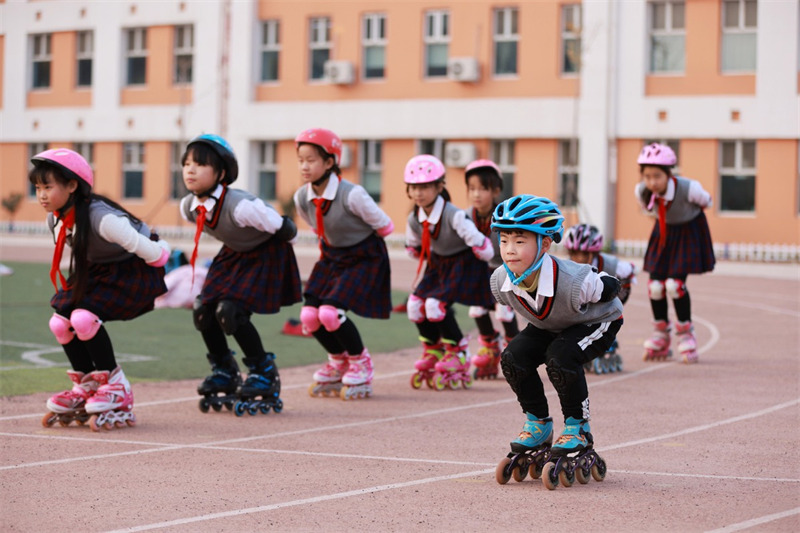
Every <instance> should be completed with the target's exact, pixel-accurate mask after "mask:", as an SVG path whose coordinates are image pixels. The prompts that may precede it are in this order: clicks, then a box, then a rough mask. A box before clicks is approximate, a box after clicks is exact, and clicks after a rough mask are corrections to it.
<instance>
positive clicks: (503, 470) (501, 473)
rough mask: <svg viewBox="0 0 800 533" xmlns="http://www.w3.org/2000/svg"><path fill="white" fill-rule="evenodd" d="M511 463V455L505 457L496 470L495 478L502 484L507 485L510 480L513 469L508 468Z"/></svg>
mask: <svg viewBox="0 0 800 533" xmlns="http://www.w3.org/2000/svg"><path fill="white" fill-rule="evenodd" d="M510 464H511V459H510V458H509V457H503V459H502V460H501V461H500V462H499V463H498V464H497V468H495V470H494V478H495V479H496V480H497V482H498V483H500V484H501V485H505V484H506V483H508V480H509V479H511V471H510V470H509V468H508V466H509V465H510Z"/></svg>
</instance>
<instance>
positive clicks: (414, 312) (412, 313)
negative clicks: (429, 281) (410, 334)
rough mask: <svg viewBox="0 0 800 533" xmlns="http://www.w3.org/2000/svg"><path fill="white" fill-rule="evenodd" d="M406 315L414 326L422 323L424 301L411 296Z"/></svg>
mask: <svg viewBox="0 0 800 533" xmlns="http://www.w3.org/2000/svg"><path fill="white" fill-rule="evenodd" d="M406 313H407V314H408V319H409V320H410V321H411V322H413V323H414V324H419V323H421V322H423V321H424V320H425V300H423V299H422V298H420V297H419V296H415V295H413V294H412V295H411V296H409V297H408V304H407V305H406Z"/></svg>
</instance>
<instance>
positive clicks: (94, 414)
mask: <svg viewBox="0 0 800 533" xmlns="http://www.w3.org/2000/svg"><path fill="white" fill-rule="evenodd" d="M90 375H91V376H92V378H93V379H94V380H95V381H97V384H98V387H97V392H96V393H95V394H94V396H92V397H91V398H89V399H88V400H86V412H87V413H88V414H89V415H91V418H90V419H89V426H91V428H92V430H93V431H100V428H101V427H102V428H104V429H114V427H118V428H120V427H125V424H127V425H128V426H131V427H132V426H135V425H136V415H134V414H133V391H132V390H131V384H130V383H129V382H128V378H126V377H125V374H124V373H123V372H122V368H120V367H117V368H115V369H114V370H113V371H112V372H109V371H108V370H95V371H94V372H92V373H91V374H90Z"/></svg>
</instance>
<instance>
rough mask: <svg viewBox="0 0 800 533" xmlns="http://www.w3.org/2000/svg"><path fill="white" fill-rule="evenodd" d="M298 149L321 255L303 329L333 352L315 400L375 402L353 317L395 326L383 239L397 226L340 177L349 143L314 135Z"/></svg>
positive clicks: (313, 390)
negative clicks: (319, 397)
mask: <svg viewBox="0 0 800 533" xmlns="http://www.w3.org/2000/svg"><path fill="white" fill-rule="evenodd" d="M295 143H296V145H297V160H298V166H299V170H300V175H301V176H302V178H303V182H304V183H305V184H304V185H303V186H302V187H300V189H298V190H297V192H296V193H295V195H294V203H295V206H296V207H297V212H298V213H299V214H300V216H301V217H302V218H303V220H305V221H306V223H308V225H309V226H311V228H313V230H314V232H315V233H316V234H317V236H318V238H319V245H320V250H321V255H320V259H319V261H317V263H316V264H315V265H314V268H313V269H312V271H311V274H310V275H309V277H308V282H307V285H306V288H305V292H304V294H303V296H304V297H305V304H304V306H303V308H302V310H301V311H300V321H301V322H302V324H303V327H304V328H305V329H306V330H307V331H309V332H310V333H311V334H312V335H313V336H314V337H315V338H316V339H317V341H319V343H320V344H321V345H322V347H323V348H324V349H325V350H326V351H327V352H328V363H327V364H325V366H323V367H322V368H320V369H319V370H317V371H316V372H314V383H313V384H312V385H311V387H310V388H309V393H310V394H311V396H317V395H318V394H320V393H322V394H327V393H328V392H330V391H336V392H338V393H339V396H340V397H341V399H342V400H349V399H354V398H364V397H367V396H370V395H371V394H372V378H373V370H372V358H371V357H370V354H369V351H368V350H367V348H366V347H364V343H363V342H362V340H361V335H360V333H359V332H358V328H356V325H355V324H354V323H353V321H352V320H349V319H348V318H347V314H346V313H347V311H348V310H350V311H353V312H354V313H356V314H357V315H360V316H363V317H366V318H384V319H385V318H389V314H390V312H391V308H392V302H391V292H390V290H391V289H390V275H391V271H390V265H389V254H388V252H387V250H386V243H385V242H384V241H383V237H386V236H387V235H389V234H390V233H392V231H394V224H393V223H392V221H391V219H390V218H389V217H388V216H387V215H386V213H384V212H383V211H382V210H381V208H380V207H378V205H377V204H376V203H375V201H374V200H373V199H372V197H371V196H370V195H369V194H368V193H367V191H366V190H365V189H364V188H363V187H362V186H360V185H355V184H353V183H351V182H349V181H347V180H343V179H342V178H341V177H340V173H341V170H340V169H339V163H340V160H341V157H342V141H341V139H339V137H338V136H337V135H336V134H335V133H333V132H332V131H329V130H326V129H321V128H312V129H308V130H305V131H303V132H302V133H300V134H299V135H298V136H297V138H296V139H295Z"/></svg>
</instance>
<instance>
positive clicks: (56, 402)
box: [42, 370, 97, 428]
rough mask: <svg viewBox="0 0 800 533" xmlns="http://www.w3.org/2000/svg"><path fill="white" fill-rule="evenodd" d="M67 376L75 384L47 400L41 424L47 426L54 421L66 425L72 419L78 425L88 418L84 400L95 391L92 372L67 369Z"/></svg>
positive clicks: (95, 385)
mask: <svg viewBox="0 0 800 533" xmlns="http://www.w3.org/2000/svg"><path fill="white" fill-rule="evenodd" d="M67 376H69V379H71V380H72V382H73V383H74V384H75V385H73V386H72V389H70V390H66V391H64V392H59V393H58V394H56V395H53V396H51V397H50V399H49V400H47V408H48V409H49V410H50V412H48V413H47V414H45V415H44V417H42V425H43V426H44V427H46V428H49V427H50V426H52V425H53V424H55V423H56V422H58V423H59V424H60V425H61V426H64V427H66V426H68V425H70V423H71V422H72V421H73V420H74V421H75V423H76V424H78V425H79V426H82V425H84V424H85V423H86V422H87V421H88V420H89V414H87V413H86V409H85V406H86V400H88V399H89V398H91V397H92V396H93V395H94V393H95V392H96V391H97V381H95V380H94V378H93V377H92V374H91V373H90V374H84V373H83V372H78V371H76V370H67Z"/></svg>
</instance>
